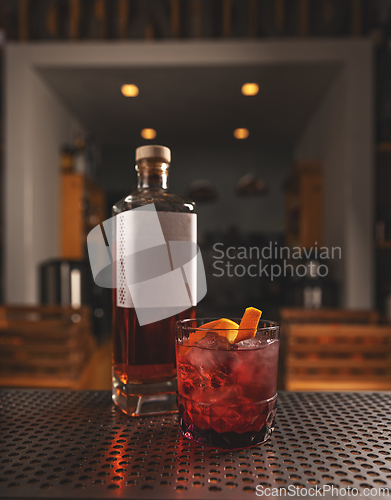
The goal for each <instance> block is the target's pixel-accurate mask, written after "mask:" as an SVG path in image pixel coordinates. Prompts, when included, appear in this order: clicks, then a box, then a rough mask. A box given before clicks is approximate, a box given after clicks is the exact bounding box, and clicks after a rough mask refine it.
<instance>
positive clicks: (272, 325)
mask: <svg viewBox="0 0 391 500" xmlns="http://www.w3.org/2000/svg"><path fill="white" fill-rule="evenodd" d="M217 319H222V318H188V319H182V320H179V321H176V322H175V328H181V329H182V330H186V331H188V330H199V331H210V330H212V328H202V325H201V326H190V325H187V324H186V323H190V322H191V321H205V323H209V322H210V321H215V320H217ZM227 319H230V320H231V321H236V322H237V323H240V321H241V318H227ZM262 321H263V322H264V323H267V326H264V327H257V332H262V331H265V332H266V331H276V330H279V329H280V324H279V323H277V322H276V321H270V320H267V319H264V320H263V319H262V318H261V319H260V322H262ZM213 330H215V331H217V332H222V331H227V330H231V328H213ZM232 330H236V328H232ZM240 330H241V331H253V329H252V328H240Z"/></svg>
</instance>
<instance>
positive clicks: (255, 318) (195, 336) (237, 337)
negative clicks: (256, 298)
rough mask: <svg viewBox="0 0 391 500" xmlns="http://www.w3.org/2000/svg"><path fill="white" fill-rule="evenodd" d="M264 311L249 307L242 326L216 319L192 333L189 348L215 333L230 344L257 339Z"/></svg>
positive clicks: (241, 323)
mask: <svg viewBox="0 0 391 500" xmlns="http://www.w3.org/2000/svg"><path fill="white" fill-rule="evenodd" d="M261 315H262V311H260V310H259V309H256V308H255V307H248V308H247V309H246V310H245V312H244V315H243V318H242V320H241V322H240V325H238V324H237V323H235V321H232V320H230V319H227V318H221V319H216V320H214V321H210V322H209V323H205V324H204V325H202V326H200V327H199V329H197V330H195V331H194V332H191V333H190V335H189V343H188V345H189V346H193V345H195V344H196V343H197V342H198V341H199V340H202V339H203V338H204V337H205V336H206V335H207V334H208V333H210V332H213V333H216V334H218V335H220V337H225V338H226V339H227V340H228V342H229V343H230V344H236V343H238V342H241V341H242V340H247V339H251V338H253V337H255V334H256V332H257V328H258V323H259V319H260V317H261Z"/></svg>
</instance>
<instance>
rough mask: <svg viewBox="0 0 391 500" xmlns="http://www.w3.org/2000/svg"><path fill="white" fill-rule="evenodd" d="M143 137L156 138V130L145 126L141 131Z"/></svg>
mask: <svg viewBox="0 0 391 500" xmlns="http://www.w3.org/2000/svg"><path fill="white" fill-rule="evenodd" d="M141 137H142V138H143V139H155V137H156V130H154V129H153V128H143V129H142V131H141Z"/></svg>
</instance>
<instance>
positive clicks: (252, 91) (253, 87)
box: [242, 83, 259, 95]
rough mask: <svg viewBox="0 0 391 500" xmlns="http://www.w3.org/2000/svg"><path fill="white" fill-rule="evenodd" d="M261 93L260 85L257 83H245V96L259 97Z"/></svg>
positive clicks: (243, 87)
mask: <svg viewBox="0 0 391 500" xmlns="http://www.w3.org/2000/svg"><path fill="white" fill-rule="evenodd" d="M258 92H259V85H258V84H257V83H245V84H244V85H243V86H242V94H243V95H257V94H258Z"/></svg>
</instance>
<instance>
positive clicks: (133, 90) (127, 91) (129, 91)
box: [121, 83, 139, 97]
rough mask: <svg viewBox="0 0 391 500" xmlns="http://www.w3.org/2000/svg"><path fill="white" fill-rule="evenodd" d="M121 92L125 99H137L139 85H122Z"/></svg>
mask: <svg viewBox="0 0 391 500" xmlns="http://www.w3.org/2000/svg"><path fill="white" fill-rule="evenodd" d="M121 92H122V94H123V95H124V96H125V97H136V96H138V94H139V89H138V87H137V85H134V84H133V83H127V84H126V85H122V87H121Z"/></svg>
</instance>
